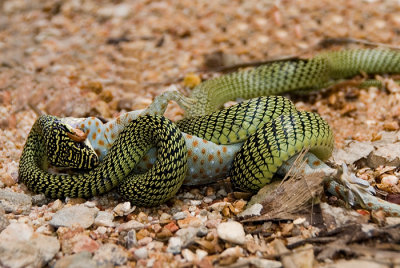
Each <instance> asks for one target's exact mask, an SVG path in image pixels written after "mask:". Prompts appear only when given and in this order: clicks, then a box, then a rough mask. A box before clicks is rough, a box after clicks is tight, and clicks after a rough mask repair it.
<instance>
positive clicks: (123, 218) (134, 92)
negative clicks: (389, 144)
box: [0, 0, 400, 267]
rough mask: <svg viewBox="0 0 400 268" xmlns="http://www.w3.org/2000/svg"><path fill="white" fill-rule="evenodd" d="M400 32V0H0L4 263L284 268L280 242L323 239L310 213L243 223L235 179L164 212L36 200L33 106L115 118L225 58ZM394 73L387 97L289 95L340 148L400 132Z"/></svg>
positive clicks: (349, 89) (308, 52)
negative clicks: (323, 124) (29, 165)
mask: <svg viewBox="0 0 400 268" xmlns="http://www.w3.org/2000/svg"><path fill="white" fill-rule="evenodd" d="M399 27H400V5H399V4H398V3H397V1H375V0H369V1H367V0H365V1H361V0H360V1H355V0H351V1H346V0H337V1H326V0H323V1H306V0H299V1H260V0H248V1H226V0H215V1H210V2H208V1H189V0H183V1H172V0H166V1H146V0H135V1H133V0H114V1H111V0H110V1H105V0H102V1H95V0H71V1H62V0H59V1H57V0H45V1H39V0H6V1H0V55H1V57H0V148H2V149H1V154H0V205H1V206H0V231H2V232H1V233H0V255H1V257H0V264H1V265H3V266H4V267H41V266H46V265H49V266H54V267H95V266H98V267H112V266H125V267H134V266H138V267H167V266H170V267H177V266H180V267H191V266H195V265H196V266H198V267H212V266H218V265H232V264H233V263H235V262H236V263H238V265H243V267H247V266H255V267H280V265H282V263H281V262H279V261H282V262H283V263H284V261H283V260H282V259H280V258H278V257H277V256H276V255H277V254H278V253H281V252H280V251H279V250H277V248H279V245H276V242H274V241H275V240H274V239H283V240H285V239H286V240H285V241H286V242H288V240H290V239H291V238H292V237H295V236H296V237H297V238H298V239H300V238H307V237H312V236H313V235H314V234H315V233H316V232H317V231H318V228H317V227H314V226H312V225H310V224H309V223H308V222H307V221H303V220H301V219H300V220H298V221H297V222H296V221H295V222H265V223H261V224H258V225H256V224H253V225H246V224H242V223H239V222H238V221H237V218H236V215H237V214H238V213H240V212H241V211H243V210H244V208H245V205H246V203H247V201H245V200H243V199H241V198H240V197H238V196H235V195H234V194H232V193H230V191H231V189H230V186H229V182H227V181H223V182H221V183H216V184H213V185H210V186H205V187H199V188H184V189H182V190H181V191H180V192H179V194H178V195H177V197H176V198H174V199H173V200H171V201H169V202H168V203H167V204H165V205H161V206H160V207H157V208H153V209H145V208H139V207H131V205H130V204H129V203H125V202H122V201H121V200H120V199H118V196H116V194H115V193H110V194H107V195H105V196H101V197H96V198H93V199H90V200H83V199H79V198H78V199H67V200H48V199H46V198H44V197H43V196H41V195H34V194H32V193H30V192H29V191H28V190H27V189H26V187H25V186H24V185H22V184H18V162H19V157H20V154H21V151H22V148H23V145H24V142H25V139H26V137H27V135H28V133H29V130H30V127H31V126H32V124H33V122H34V121H35V119H36V114H35V112H34V111H33V110H32V109H31V108H30V107H35V108H36V109H38V110H41V111H45V112H46V113H49V114H54V115H58V116H75V117H86V116H99V117H103V118H112V117H115V116H117V115H118V114H120V113H122V112H125V111H129V110H134V109H141V108H144V107H146V106H147V105H148V104H149V103H150V102H151V101H152V99H153V98H154V97H155V96H156V95H158V94H160V93H161V92H163V91H164V90H166V89H167V88H168V86H170V85H174V86H177V87H178V88H180V89H182V90H184V91H185V90H189V89H188V88H187V86H188V85H189V84H188V83H187V82H186V83H184V82H183V78H184V77H185V76H187V75H188V74H191V73H195V75H198V76H200V77H201V78H202V79H207V78H210V77H212V76H215V75H218V74H217V73H215V72H210V71H207V70H206V68H205V64H206V63H207V62H208V64H210V58H211V59H213V57H214V58H215V56H216V55H220V56H221V55H223V57H222V58H223V59H224V61H223V63H224V64H233V63H240V62H248V61H256V60H265V59H268V58H274V57H279V56H285V55H300V56H304V57H309V56H312V55H314V54H315V53H317V52H319V51H321V50H323V48H321V46H319V45H318V44H319V42H320V41H322V40H324V39H326V38H344V37H352V38H358V39H367V40H369V41H371V42H378V43H385V44H391V45H396V44H399V42H400V35H399ZM346 47H361V45H355V44H352V45H348V46H346ZM335 48H339V47H333V48H332V47H330V48H329V49H335ZM218 53H219V54H218ZM391 78H393V77H389V78H386V77H383V78H382V79H384V81H385V83H386V88H385V89H383V90H380V89H376V88H369V89H358V88H355V87H353V86H351V85H341V86H339V87H335V88H334V89H329V90H325V91H324V92H320V93H315V94H311V95H309V96H303V97H291V98H292V99H293V100H294V101H295V104H296V106H297V107H298V108H299V109H302V110H310V111H315V112H318V113H319V114H320V115H322V117H323V118H325V119H326V120H327V121H328V122H329V123H330V125H331V126H332V128H333V131H334V133H335V140H336V147H337V148H342V147H345V146H346V144H347V143H348V141H351V140H356V141H373V140H376V139H379V135H380V132H381V131H382V130H386V131H397V130H398V129H399V123H400V121H399V119H398V118H399V115H400V87H398V86H397V85H395V84H393V80H391ZM166 116H167V117H169V118H171V119H179V118H180V117H181V116H182V110H180V108H179V107H178V106H177V105H176V104H174V103H172V104H171V105H170V107H169V109H168V110H167V113H166ZM2 207H3V208H2ZM76 215H80V216H79V217H76ZM266 234H269V235H266ZM291 242H293V241H291ZM274 243H275V244H274ZM307 252H310V249H307V248H305V249H303V255H305V254H307ZM298 254H299V253H298ZM341 257H343V256H336V258H341ZM298 259H299V260H302V259H305V260H307V261H308V263H307V264H305V266H303V267H312V265H323V264H327V263H328V264H329V263H332V259H331V258H326V259H314V255H313V250H312V249H311V255H310V254H309V255H306V257H304V256H303V257H298ZM240 263H242V264H240ZM74 265H75V266H74ZM268 265H269V266H268ZM284 265H285V266H287V264H285V263H284ZM297 265H300V264H298V263H297ZM307 265H308V266H307ZM310 265H311V266H310ZM237 267H242V266H237ZM287 267H289V266H287Z"/></svg>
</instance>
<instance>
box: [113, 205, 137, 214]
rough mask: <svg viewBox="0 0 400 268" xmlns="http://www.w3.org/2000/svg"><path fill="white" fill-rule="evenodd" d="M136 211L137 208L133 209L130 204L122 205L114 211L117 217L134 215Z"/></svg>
mask: <svg viewBox="0 0 400 268" xmlns="http://www.w3.org/2000/svg"><path fill="white" fill-rule="evenodd" d="M135 209H136V206H133V207H131V203H130V202H125V203H120V204H118V205H117V206H116V207H115V208H114V209H113V211H114V213H115V215H117V216H124V215H128V214H130V213H132V212H133V211H134V210H135Z"/></svg>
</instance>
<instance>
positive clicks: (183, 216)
mask: <svg viewBox="0 0 400 268" xmlns="http://www.w3.org/2000/svg"><path fill="white" fill-rule="evenodd" d="M186 217H187V214H186V212H183V211H180V212H177V213H175V214H174V216H172V219H174V220H183V219H186Z"/></svg>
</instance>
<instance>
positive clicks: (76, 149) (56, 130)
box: [38, 115, 99, 169]
mask: <svg viewBox="0 0 400 268" xmlns="http://www.w3.org/2000/svg"><path fill="white" fill-rule="evenodd" d="M38 124H39V126H40V127H39V129H40V131H41V134H42V137H43V141H44V144H45V150H46V152H47V160H48V161H49V163H50V164H51V165H53V166H55V167H62V168H79V169H90V168H93V167H95V166H97V165H98V164H99V158H98V156H97V154H96V153H95V151H94V150H93V148H91V146H90V145H89V144H87V143H85V140H84V139H77V138H76V136H77V135H76V133H75V130H74V129H73V128H72V127H71V126H69V125H68V124H66V123H63V122H62V121H61V120H60V119H59V118H57V117H54V116H50V115H42V116H41V117H39V119H38ZM83 137H84V136H83Z"/></svg>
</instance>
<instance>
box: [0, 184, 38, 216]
mask: <svg viewBox="0 0 400 268" xmlns="http://www.w3.org/2000/svg"><path fill="white" fill-rule="evenodd" d="M0 206H1V207H3V209H4V210H5V211H6V212H12V213H15V214H28V213H29V212H30V210H31V207H32V199H31V197H30V196H28V195H26V194H23V193H15V192H12V191H8V190H6V189H0Z"/></svg>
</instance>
